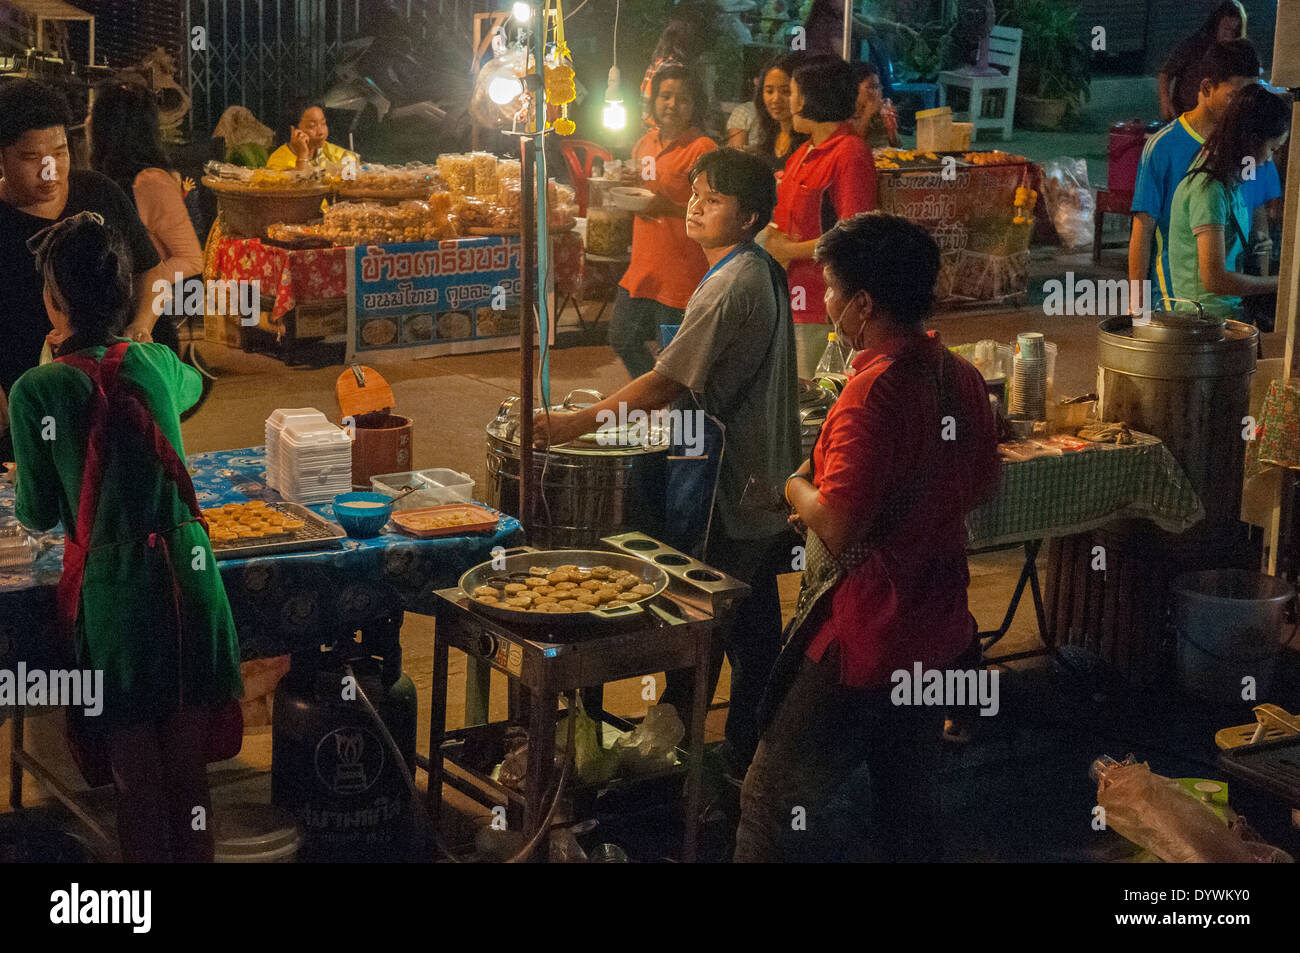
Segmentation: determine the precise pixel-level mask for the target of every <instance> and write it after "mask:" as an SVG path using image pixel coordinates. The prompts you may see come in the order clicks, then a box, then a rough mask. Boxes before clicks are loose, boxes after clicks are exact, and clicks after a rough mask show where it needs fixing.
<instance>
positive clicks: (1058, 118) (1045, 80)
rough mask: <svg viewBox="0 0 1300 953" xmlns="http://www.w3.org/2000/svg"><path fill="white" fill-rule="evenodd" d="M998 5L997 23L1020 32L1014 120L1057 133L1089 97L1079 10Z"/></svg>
mask: <svg viewBox="0 0 1300 953" xmlns="http://www.w3.org/2000/svg"><path fill="white" fill-rule="evenodd" d="M998 6H999V8H1000V9H1001V14H1000V16H999V22H1000V23H1001V24H1002V25H1004V26H1011V27H1018V28H1020V29H1021V30H1023V31H1024V36H1023V37H1022V39H1021V45H1020V81H1019V84H1018V89H1017V98H1016V119H1017V120H1020V121H1021V122H1022V123H1023V124H1024V125H1026V126H1029V127H1031V128H1035V129H1059V128H1060V127H1061V124H1062V122H1063V121H1064V120H1065V118H1066V116H1068V115H1072V114H1073V113H1075V112H1076V111H1077V110H1078V109H1079V107H1080V106H1081V105H1082V104H1083V103H1085V102H1087V101H1088V98H1089V96H1090V89H1089V86H1090V82H1091V79H1090V75H1089V73H1090V63H1089V52H1088V44H1087V41H1086V40H1085V38H1084V33H1083V30H1082V28H1081V27H1080V26H1079V22H1078V21H1079V8H1078V7H1077V6H1076V5H1075V4H1074V3H1072V2H1070V0H1007V2H1000V3H999V4H998Z"/></svg>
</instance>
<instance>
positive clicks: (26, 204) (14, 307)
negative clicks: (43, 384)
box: [0, 80, 158, 392]
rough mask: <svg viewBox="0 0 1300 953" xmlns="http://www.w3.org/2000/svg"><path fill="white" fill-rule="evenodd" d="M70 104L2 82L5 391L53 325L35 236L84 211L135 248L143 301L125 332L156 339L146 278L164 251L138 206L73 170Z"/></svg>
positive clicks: (0, 318) (0, 361)
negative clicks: (38, 267)
mask: <svg viewBox="0 0 1300 953" xmlns="http://www.w3.org/2000/svg"><path fill="white" fill-rule="evenodd" d="M69 121H70V116H69V112H68V106H67V104H66V103H65V102H64V101H63V98H62V97H61V96H60V95H59V94H58V93H56V92H54V91H53V90H51V89H49V88H48V87H46V86H43V85H42V84H40V83H37V82H33V81H30V80H19V81H14V82H7V83H3V84H0V275H3V276H4V295H3V299H0V388H3V389H4V390H5V391H6V392H8V390H9V389H10V388H11V387H12V386H13V383H14V381H15V380H17V379H18V377H19V375H21V374H22V373H23V371H25V370H27V369H28V368H31V367H35V366H36V365H37V364H38V363H39V362H40V357H41V348H42V346H43V345H44V344H45V342H46V339H47V337H48V338H49V341H50V345H51V347H57V345H58V344H59V343H60V342H59V341H58V340H57V339H56V336H55V335H54V334H53V332H52V331H51V329H50V322H49V319H48V318H47V317H46V314H45V303H44V300H43V299H42V294H43V291H44V282H43V281H42V279H41V276H40V275H39V274H38V273H37V271H36V261H35V256H34V255H33V254H32V252H31V251H30V250H29V249H28V248H27V242H28V240H29V239H30V238H31V237H32V236H33V235H35V234H36V233H37V232H39V231H40V230H41V229H43V228H46V227H48V226H49V225H52V224H53V223H54V222H57V221H60V220H61V219H65V218H68V217H69V216H72V215H76V214H77V213H78V212H84V211H92V212H98V213H99V214H100V215H102V216H103V217H104V223H105V224H106V225H108V226H110V227H112V228H115V229H117V230H118V231H119V232H121V234H122V235H123V237H124V238H125V240H126V243H127V247H129V248H130V250H131V260H132V269H133V272H134V274H135V279H136V282H135V296H136V306H135V308H134V311H133V316H132V318H131V321H130V323H129V324H128V325H127V326H126V328H125V329H124V330H123V332H122V334H123V336H124V337H128V338H131V339H132V340H136V341H148V340H150V338H149V332H150V330H151V329H152V328H153V324H154V321H155V319H156V315H155V314H154V311H153V295H152V293H151V292H150V290H149V289H148V288H145V287H143V275H144V273H145V272H146V271H148V270H149V269H150V268H152V267H153V266H154V265H156V264H158V252H157V251H156V250H155V248H154V246H153V242H152V241H151V240H150V239H149V233H148V232H147V231H146V230H145V227H144V225H143V224H142V223H141V221H140V217H139V215H137V214H136V211H135V206H134V205H133V204H132V203H131V200H130V199H129V198H127V196H126V194H125V193H124V192H123V191H122V190H121V189H120V188H119V187H118V186H117V185H116V184H115V183H114V182H112V181H111V180H110V179H108V178H106V177H104V176H102V175H100V174H99V173H98V172H91V171H88V170H81V169H77V170H73V169H71V157H70V154H69V151H68V133H67V126H68V124H69Z"/></svg>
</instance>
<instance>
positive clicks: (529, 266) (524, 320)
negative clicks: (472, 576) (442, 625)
mask: <svg viewBox="0 0 1300 953" xmlns="http://www.w3.org/2000/svg"><path fill="white" fill-rule="evenodd" d="M534 148H535V144H534V143H533V141H532V140H531V139H530V138H529V137H528V136H523V137H521V138H520V140H519V156H520V159H521V165H522V169H521V170H520V171H521V176H520V183H519V193H520V194H519V224H520V239H521V241H522V243H523V255H522V257H521V260H520V262H519V269H520V272H521V273H522V277H523V283H522V284H523V287H522V289H521V291H522V293H521V294H520V296H519V398H520V399H519V521H520V522H521V523H523V524H524V533H525V534H527V533H528V530H529V526H528V523H529V520H530V517H531V516H532V509H531V507H532V503H533V302H534V301H536V300H537V274H536V271H537V232H536V225H537V221H536V219H537V215H536V211H535V209H534V208H533V201H534V195H533V187H534V179H533V177H534V175H535V174H536V165H535V161H534V156H533V149H534Z"/></svg>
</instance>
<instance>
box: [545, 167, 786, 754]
mask: <svg viewBox="0 0 1300 953" xmlns="http://www.w3.org/2000/svg"><path fill="white" fill-rule="evenodd" d="M689 181H690V186H691V199H690V204H689V206H688V210H687V213H686V230H687V233H688V234H689V235H690V237H691V238H692V239H693V240H694V241H696V242H698V243H699V245H700V246H702V247H703V249H704V254H705V256H706V257H707V258H708V263H709V271H708V273H707V274H706V275H705V276H704V279H703V280H702V281H701V282H700V283H699V286H698V287H697V288H696V289H695V292H694V294H692V295H691V298H690V302H689V303H688V304H687V306H686V318H685V321H684V322H683V324H682V327H681V330H680V331H679V332H678V333H677V335H676V336H675V337H674V338H673V340H672V342H671V343H670V344H669V345H668V347H666V348H665V349H664V351H663V353H661V354H660V355H659V359H658V361H657V362H656V363H655V365H654V369H653V370H650V371H648V372H647V373H645V374H642V375H641V376H639V377H637V378H636V379H635V380H633V381H632V382H631V383H630V384H628V385H627V386H626V387H624V388H623V389H621V390H620V391H618V392H617V393H615V394H614V395H613V396H611V397H609V398H607V399H606V400H604V401H602V402H600V403H599V404H595V405H593V406H592V407H589V408H587V409H585V410H582V411H578V412H576V413H572V414H554V413H552V414H551V415H550V417H549V421H548V420H547V419H546V418H545V417H539V418H538V431H537V435H538V442H539V444H541V445H545V444H546V443H548V442H549V443H551V444H560V443H565V442H567V441H568V440H571V439H573V438H574V437H577V436H579V435H581V434H584V433H587V432H589V431H592V430H595V429H596V423H597V421H598V420H599V419H602V418H600V417H599V416H598V415H599V414H600V413H601V412H602V411H606V410H612V411H613V412H614V413H615V415H616V416H617V415H618V412H619V407H620V405H621V404H625V405H626V409H627V411H629V412H630V411H631V410H633V409H641V410H652V409H656V408H661V407H665V406H667V405H668V404H670V403H672V404H674V409H680V410H681V411H682V412H683V413H696V412H700V419H703V420H704V421H705V439H704V451H705V453H704V454H700V453H699V450H698V448H697V449H696V450H695V457H694V458H688V457H685V456H683V455H681V450H678V451H675V459H674V460H673V461H672V463H671V464H670V473H669V479H668V484H669V486H668V496H669V499H668V510H669V526H668V528H667V530H666V533H665V537H666V541H667V542H669V543H670V544H671V545H673V546H676V547H677V548H679V549H683V550H686V551H688V552H692V553H693V554H695V555H699V556H700V557H701V558H702V559H704V560H705V561H706V562H708V563H709V564H710V565H713V566H716V567H717V568H718V569H721V570H722V571H723V572H726V573H729V574H730V575H732V576H735V577H736V578H738V579H740V580H742V581H743V582H746V583H748V584H749V585H750V586H751V587H752V590H753V592H752V594H751V595H750V596H749V597H748V598H747V599H746V600H744V601H743V602H742V603H741V604H740V605H739V606H738V607H737V609H736V611H735V612H734V613H733V614H732V615H731V616H730V617H729V618H728V620H727V622H726V623H725V624H724V627H723V630H722V632H721V637H720V638H718V639H715V641H714V647H715V650H716V651H715V656H714V660H713V665H712V668H711V671H710V681H709V689H708V691H709V697H710V698H711V697H712V694H713V690H714V688H715V687H716V685H717V680H718V675H719V673H720V671H721V667H722V651H723V649H724V648H725V650H726V655H727V657H728V659H729V660H730V661H731V672H732V674H731V706H730V711H729V713H728V716H727V728H726V738H727V749H728V751H727V760H728V761H729V762H730V764H729V767H730V769H731V770H732V771H734V773H735V774H736V775H737V776H743V774H744V771H745V768H746V766H747V765H748V763H749V760H750V758H751V757H752V756H753V752H754V747H755V745H757V743H758V730H757V715H758V706H759V702H760V700H761V697H762V693H763V688H764V685H765V684H766V681H767V676H768V672H769V671H770V670H771V667H772V663H773V661H774V660H775V659H776V656H777V653H778V651H779V649H780V639H781V608H780V601H779V598H778V595H777V587H776V577H777V576H778V575H779V574H781V573H786V572H789V571H790V570H791V566H792V556H793V554H792V548H791V547H792V542H793V540H792V538H791V536H790V534H788V533H787V532H786V526H785V517H784V514H783V513H782V512H780V511H776V512H773V511H772V510H771V509H764V508H762V507H759V506H754V505H752V504H750V502H749V500H748V499H745V500H743V501H742V497H744V496H745V495H746V494H745V489H746V486H747V485H749V483H750V481H751V479H752V480H753V481H754V483H755V485H756V486H758V487H760V488H763V487H766V488H769V489H772V488H776V487H779V486H780V483H781V480H782V479H783V478H784V474H786V473H788V472H789V469H793V467H794V466H795V465H796V464H797V463H798V460H799V417H798V396H797V392H796V382H795V373H794V335H793V331H792V327H791V323H790V311H789V293H788V290H787V288H786V285H785V280H784V275H783V274H782V272H781V269H780V267H779V266H778V265H777V264H776V262H775V261H773V260H772V258H771V256H769V255H768V254H767V253H766V252H764V251H763V250H762V249H761V248H759V247H758V246H757V245H756V244H755V243H754V236H755V235H756V234H757V233H758V232H759V231H760V230H761V229H762V228H763V226H764V225H766V224H767V220H768V217H769V216H770V215H771V213H772V206H773V204H774V203H775V200H776V197H775V194H774V191H775V190H774V187H773V182H772V173H771V171H770V170H769V169H768V167H767V165H766V164H765V163H764V162H763V161H762V160H761V159H760V158H758V157H757V156H754V155H750V154H747V153H743V152H739V151H737V150H735V149H721V150H718V151H716V152H709V153H707V154H706V155H704V156H701V157H700V158H699V159H698V160H697V161H696V162H695V164H694V165H693V166H692V167H691V170H690V175H689ZM668 267H672V265H668ZM548 438H549V441H548ZM683 449H685V452H686V453H690V452H691V451H690V450H689V449H686V448H683ZM787 468H789V469H787ZM773 492H775V491H774V490H773ZM715 499H716V505H715ZM679 674H680V673H679ZM688 682H689V679H687V680H685V681H682V680H677V679H675V678H674V677H673V675H672V674H671V673H670V676H669V683H668V690H667V691H665V692H664V693H663V695H662V696H661V699H660V700H661V701H665V702H669V703H671V704H673V705H674V706H676V707H677V708H678V709H679V710H685V709H686V701H687V698H688V697H689V685H688Z"/></svg>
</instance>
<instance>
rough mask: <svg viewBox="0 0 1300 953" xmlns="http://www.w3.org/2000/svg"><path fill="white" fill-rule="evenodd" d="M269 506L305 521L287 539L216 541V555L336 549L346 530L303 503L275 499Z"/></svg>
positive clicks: (236, 556) (235, 556) (232, 556)
mask: <svg viewBox="0 0 1300 953" xmlns="http://www.w3.org/2000/svg"><path fill="white" fill-rule="evenodd" d="M266 505H267V506H268V507H269V508H270V509H273V510H275V511H277V512H279V513H283V514H284V515H285V516H292V517H295V518H297V519H300V520H302V521H303V523H304V524H305V525H304V526H303V528H302V529H300V530H295V531H294V533H293V535H292V536H289V537H287V538H280V539H272V540H267V541H266V542H262V541H260V540H254V541H251V542H242V541H241V542H220V543H217V542H214V543H213V544H212V552H213V555H215V556H216V557H217V559H218V560H221V559H251V558H253V557H254V556H276V555H279V554H280V553H300V552H305V551H308V550H313V549H335V548H337V547H338V546H339V545H340V544H341V543H342V542H343V540H345V539H347V535H348V534H347V533H345V532H344V531H343V527H342V526H339V525H338V524H337V523H331V522H330V521H329V520H327V519H325V518H324V517H323V516H317V515H316V514H315V513H313V512H312V511H311V510H309V509H307V507H305V506H303V505H302V504H301V503H287V502H273V503H267V504H266Z"/></svg>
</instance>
